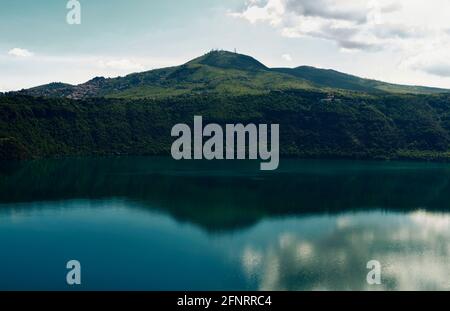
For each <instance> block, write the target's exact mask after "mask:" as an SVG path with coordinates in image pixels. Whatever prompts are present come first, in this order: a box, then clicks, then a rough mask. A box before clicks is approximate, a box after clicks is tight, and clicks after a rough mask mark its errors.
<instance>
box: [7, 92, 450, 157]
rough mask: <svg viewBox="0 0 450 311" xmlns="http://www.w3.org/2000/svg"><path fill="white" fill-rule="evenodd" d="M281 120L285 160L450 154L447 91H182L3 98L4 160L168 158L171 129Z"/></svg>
mask: <svg viewBox="0 0 450 311" xmlns="http://www.w3.org/2000/svg"><path fill="white" fill-rule="evenodd" d="M195 115H201V116H203V118H204V122H205V124H206V123H207V122H208V123H210V122H214V123H218V124H222V125H224V124H227V123H233V124H234V123H239V122H241V123H244V124H247V123H256V124H259V123H269V124H270V123H277V124H280V152H281V155H282V157H304V158H357V159H426V160H447V159H450V153H449V151H450V95H373V96H367V95H364V94H361V95H355V94H353V95H348V94H347V95H346V94H337V95H335V97H334V98H333V99H330V98H329V97H328V93H326V92H315V91H286V92H270V93H268V94H264V95H241V96H223V95H217V94H216V95H211V94H210V95H205V94H203V95H182V96H176V97H170V98H162V99H133V100H131V99H104V98H103V99H101V98H99V99H87V100H70V99H51V98H49V99H44V98H34V97H28V96H22V95H0V158H2V159H28V158H35V157H60V156H86V155H170V146H171V143H172V137H171V135H170V132H171V128H172V127H173V126H174V125H175V124H177V123H187V124H192V122H193V117H194V116H195Z"/></svg>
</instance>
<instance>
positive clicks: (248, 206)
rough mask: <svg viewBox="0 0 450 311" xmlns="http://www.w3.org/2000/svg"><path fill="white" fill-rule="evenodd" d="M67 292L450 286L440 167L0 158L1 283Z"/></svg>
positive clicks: (446, 188) (447, 178)
mask: <svg viewBox="0 0 450 311" xmlns="http://www.w3.org/2000/svg"><path fill="white" fill-rule="evenodd" d="M72 259H75V260H78V261H79V262H80V263H81V271H82V285H80V286H78V287H75V288H73V287H69V286H68V285H67V284H66V274H67V272H68V270H67V269H66V263H67V262H68V261H69V260H72ZM371 260H377V261H378V262H379V263H380V264H381V267H382V271H381V272H382V274H381V281H382V284H381V285H369V284H368V282H367V281H366V276H367V274H368V273H369V271H370V270H369V269H367V266H366V265H367V263H368V262H369V261H371ZM77 289H78V290H450V165H449V164H436V163H412V162H411V163H408V162H406V163H401V162H355V161H324V160H316V161H314V160H282V161H281V162H280V168H279V170H277V171H274V172H261V171H260V170H259V162H245V161H244V162H234V161H222V162H203V161H200V162H194V161H190V162H189V161H188V162H176V161H174V160H172V159H168V158H152V157H149V158H146V157H136V158H120V157H118V158H102V159H64V160H39V161H30V162H21V163H19V162H3V163H0V290H77Z"/></svg>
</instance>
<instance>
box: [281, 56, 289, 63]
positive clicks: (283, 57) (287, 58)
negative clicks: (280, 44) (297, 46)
mask: <svg viewBox="0 0 450 311" xmlns="http://www.w3.org/2000/svg"><path fill="white" fill-rule="evenodd" d="M281 58H282V59H284V60H285V61H287V62H292V56H291V54H283V55H281Z"/></svg>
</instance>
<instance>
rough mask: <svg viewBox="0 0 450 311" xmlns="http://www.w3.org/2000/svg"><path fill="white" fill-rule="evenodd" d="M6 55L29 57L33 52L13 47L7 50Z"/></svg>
mask: <svg viewBox="0 0 450 311" xmlns="http://www.w3.org/2000/svg"><path fill="white" fill-rule="evenodd" d="M8 55H11V56H14V57H31V56H33V55H34V54H33V53H31V52H30V51H28V50H26V49H21V48H14V49H11V50H9V51H8Z"/></svg>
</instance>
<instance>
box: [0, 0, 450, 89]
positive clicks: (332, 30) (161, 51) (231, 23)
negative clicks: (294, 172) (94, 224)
mask: <svg viewBox="0 0 450 311" xmlns="http://www.w3.org/2000/svg"><path fill="white" fill-rule="evenodd" d="M67 2H68V1H67V0H39V1H29V0H0V5H1V10H0V91H5V90H16V89H20V88H26V87H31V86H36V85H40V84H44V83H48V82H52V81H61V82H67V83H81V82H84V81H86V80H89V79H91V78H92V77H95V76H108V77H114V76H118V75H125V74H128V73H131V72H136V71H143V70H149V69H154V68H159V67H165V66H172V65H179V64H181V63H184V62H186V61H188V60H190V59H192V58H194V57H197V56H199V55H201V54H203V53H205V52H207V51H208V50H211V49H213V48H220V49H227V50H233V49H234V48H236V49H237V50H238V52H240V53H244V54H248V55H251V56H253V57H255V58H257V59H258V60H260V61H262V62H263V63H265V64H266V65H268V66H286V67H296V66H299V65H311V66H317V67H322V68H333V69H336V70H340V71H344V72H348V73H352V74H355V75H359V76H362V77H369V78H375V79H380V80H385V81H389V82H396V83H405V84H420V85H431V86H440V87H448V88H450V62H449V60H448V57H447V55H449V53H450V22H449V21H448V13H445V12H448V11H449V10H448V9H450V5H449V3H448V2H449V1H445V0H434V1H433V4H425V2H424V1H421V0H408V1H406V0H397V1H395V0H347V1H346V2H345V3H346V4H345V5H343V4H342V3H343V2H342V1H337V0H314V1H313V0H226V1H218V0H184V1H180V0H164V1H160V0H127V1H122V0H79V2H80V3H81V16H82V22H81V25H69V24H67V22H66V15H67V13H68V10H67V9H66V4H67ZM338 2H340V3H339V4H338Z"/></svg>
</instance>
